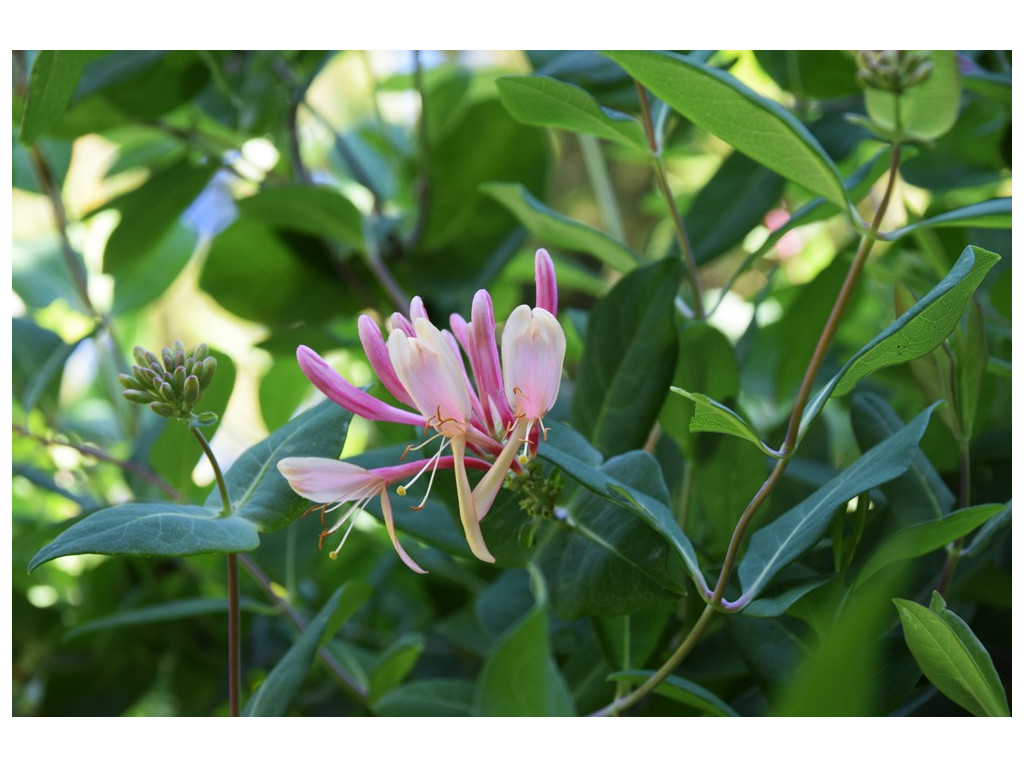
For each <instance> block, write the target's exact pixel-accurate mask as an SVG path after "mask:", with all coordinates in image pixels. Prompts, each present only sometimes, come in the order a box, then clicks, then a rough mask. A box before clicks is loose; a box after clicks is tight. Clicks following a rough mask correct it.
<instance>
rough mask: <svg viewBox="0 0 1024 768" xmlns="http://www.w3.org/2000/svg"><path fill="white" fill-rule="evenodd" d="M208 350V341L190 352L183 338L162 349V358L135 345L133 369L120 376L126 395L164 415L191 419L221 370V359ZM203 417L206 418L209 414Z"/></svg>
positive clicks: (118, 378)
mask: <svg viewBox="0 0 1024 768" xmlns="http://www.w3.org/2000/svg"><path fill="white" fill-rule="evenodd" d="M208 352H209V347H207V345H206V344H199V345H197V346H196V348H195V349H194V350H192V352H191V353H186V352H185V346H184V345H183V344H182V343H181V342H180V341H176V342H174V344H173V345H171V346H170V347H164V348H163V349H162V350H160V356H159V357H157V356H156V355H154V354H153V353H152V352H150V351H149V350H146V349H143V348H142V347H135V349H133V350H132V357H134V358H135V363H136V364H135V365H133V366H132V372H131V373H130V374H128V373H122V374H119V375H118V377H117V380H118V382H119V383H120V384H121V386H122V387H124V392H123V393H122V394H123V395H124V396H125V397H126V398H128V399H129V400H131V401H132V402H133V403H141V404H142V405H148V406H149V407H150V408H152V409H153V411H154V412H156V413H157V414H159V415H160V416H164V417H166V418H169V419H189V418H191V417H192V411H193V409H194V408H195V406H196V403H198V402H199V400H200V399H201V398H202V396H203V392H204V391H205V390H206V388H207V387H208V386H209V384H210V382H211V381H212V380H213V374H214V373H215V372H216V370H217V359H216V358H215V357H213V356H211V355H209V354H208ZM209 416H210V417H213V414H209ZM199 418H200V419H201V420H204V421H205V420H207V414H202V415H201V416H200V417H199Z"/></svg>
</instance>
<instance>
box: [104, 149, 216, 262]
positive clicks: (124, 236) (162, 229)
mask: <svg viewBox="0 0 1024 768" xmlns="http://www.w3.org/2000/svg"><path fill="white" fill-rule="evenodd" d="M216 170H217V168H216V166H214V165H213V164H208V165H201V166H193V165H192V164H191V163H190V162H188V161H187V160H181V161H179V162H177V163H175V164H174V165H172V166H170V167H169V168H165V169H163V170H161V171H158V172H157V173H154V174H153V176H151V177H150V178H149V179H148V180H146V181H145V182H144V183H143V184H142V186H140V187H138V188H137V189H133V190H132V191H131V192H128V193H126V194H124V195H122V196H121V197H119V198H118V199H117V200H114V201H113V202H111V203H110V205H109V206H108V207H110V208H116V209H117V210H118V211H120V213H121V221H120V223H118V225H117V227H116V228H115V229H114V231H113V232H112V233H111V234H110V239H109V240H107V246H106V249H105V250H104V252H103V270H104V271H105V272H106V273H108V274H112V275H118V274H121V275H123V274H125V272H126V271H128V270H129V269H131V268H132V266H133V264H134V262H135V261H136V260H138V259H141V258H142V256H143V254H146V253H147V252H149V251H150V250H152V249H155V248H157V247H158V246H159V245H160V243H161V241H162V240H164V238H166V237H167V236H168V233H169V231H170V230H171V228H172V227H173V226H174V224H175V222H176V221H177V220H178V218H179V217H180V216H181V214H183V213H184V212H185V209H186V208H188V207H189V205H191V204H192V201H193V200H195V199H196V197H198V195H199V193H200V192H202V191H203V188H204V187H205V186H206V185H207V183H208V182H209V181H210V178H211V177H212V176H213V174H214V172H215V171H216Z"/></svg>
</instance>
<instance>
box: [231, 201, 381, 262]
mask: <svg viewBox="0 0 1024 768" xmlns="http://www.w3.org/2000/svg"><path fill="white" fill-rule="evenodd" d="M238 210H239V211H240V212H241V213H242V215H244V216H248V217H250V218H252V219H253V220H256V221H259V222H260V223H262V224H265V225H266V226H268V227H271V228H275V229H282V230H293V231H295V232H302V233H303V234H306V235H312V236H313V237H325V238H328V239H330V240H336V241H338V242H340V243H344V244H346V245H349V246H351V247H352V248H355V249H357V250H358V249H361V248H362V247H363V221H362V216H361V215H360V213H359V209H357V208H356V207H355V206H354V205H353V204H352V202H351V201H350V200H349V199H348V198H347V197H345V196H343V195H342V194H341V193H339V192H336V191H335V190H333V189H331V188H330V187H271V188H268V189H264V190H263V191H261V192H260V193H259V194H258V195H253V196H252V197H247V198H245V199H244V200H242V201H241V202H239V204H238Z"/></svg>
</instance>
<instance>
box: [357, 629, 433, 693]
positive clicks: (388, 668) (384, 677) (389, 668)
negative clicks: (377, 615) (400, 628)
mask: <svg viewBox="0 0 1024 768" xmlns="http://www.w3.org/2000/svg"><path fill="white" fill-rule="evenodd" d="M423 648H424V639H423V635H421V634H419V633H418V632H412V633H410V634H408V635H403V636H402V637H400V638H399V639H398V640H396V641H395V642H394V643H392V644H391V645H390V646H389V647H388V648H387V649H386V650H385V651H384V652H383V653H382V654H381V655H380V658H379V659H378V660H377V664H376V666H375V667H374V668H373V671H372V672H371V673H370V700H371V701H376V700H377V699H379V698H380V697H381V696H383V695H385V694H386V693H387V692H388V691H390V690H391V689H392V688H394V687H395V686H396V685H398V684H399V683H400V682H402V681H403V680H404V679H405V677H406V675H408V674H409V673H410V672H412V668H413V667H415V666H416V662H417V661H418V660H419V658H420V655H421V654H422V653H423Z"/></svg>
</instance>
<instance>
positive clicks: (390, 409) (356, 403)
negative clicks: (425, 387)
mask: <svg viewBox="0 0 1024 768" xmlns="http://www.w3.org/2000/svg"><path fill="white" fill-rule="evenodd" d="M295 356H296V357H297V358H298V360H299V367H300V368H302V372H303V373H304V374H306V378H308V379H309V380H310V381H311V382H313V386H315V387H316V388H317V389H319V390H320V391H321V392H323V393H324V394H325V395H327V397H329V398H330V399H331V400H333V401H334V402H336V403H337V404H338V405H340V406H341V407H342V408H345V409H346V410H349V411H352V413H355V414H357V415H359V416H362V417H363V418H364V419H370V420H371V421H391V422H394V423H396V424H413V425H415V426H422V425H423V417H422V416H420V415H419V414H416V413H410V412H409V411H403V410H401V409H400V408H395V407H394V406H391V405H388V404H387V403H385V402H382V401H381V400H378V399H377V398H376V397H373V396H372V395H368V394H366V393H365V392H363V391H362V390H361V389H359V388H358V387H355V386H353V385H352V384H350V383H349V382H347V381H345V379H343V378H342V377H341V376H339V375H338V373H337V372H336V371H335V370H334V369H333V368H331V366H329V365H328V364H327V363H326V361H325V360H324V359H323V358H322V357H320V355H318V354H317V353H316V352H314V351H313V350H312V349H310V348H309V347H306V346H300V347H299V348H298V350H296V353H295Z"/></svg>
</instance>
